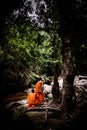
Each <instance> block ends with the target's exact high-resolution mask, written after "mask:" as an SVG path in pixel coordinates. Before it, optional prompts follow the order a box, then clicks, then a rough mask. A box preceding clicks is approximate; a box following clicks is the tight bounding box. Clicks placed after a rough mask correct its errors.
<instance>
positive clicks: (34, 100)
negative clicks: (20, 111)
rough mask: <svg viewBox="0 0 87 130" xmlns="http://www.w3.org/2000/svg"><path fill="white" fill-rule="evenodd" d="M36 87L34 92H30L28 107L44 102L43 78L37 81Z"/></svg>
mask: <svg viewBox="0 0 87 130" xmlns="http://www.w3.org/2000/svg"><path fill="white" fill-rule="evenodd" d="M35 89H36V90H35V92H34V91H32V93H29V94H28V108H30V107H32V108H33V107H35V106H36V105H37V104H41V103H42V102H44V97H45V95H44V93H43V90H44V85H43V82H42V80H41V79H40V80H39V81H38V82H37V83H36V85H35Z"/></svg>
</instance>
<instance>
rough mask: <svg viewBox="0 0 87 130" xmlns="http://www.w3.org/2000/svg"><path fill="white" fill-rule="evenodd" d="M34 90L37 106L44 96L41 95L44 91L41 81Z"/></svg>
mask: <svg viewBox="0 0 87 130" xmlns="http://www.w3.org/2000/svg"><path fill="white" fill-rule="evenodd" d="M35 88H36V98H37V100H38V104H41V103H42V102H43V101H44V96H45V95H44V93H43V90H44V85H43V82H42V81H41V80H40V81H38V82H37V83H36V85H35Z"/></svg>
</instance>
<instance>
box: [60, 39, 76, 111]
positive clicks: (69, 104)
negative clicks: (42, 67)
mask: <svg viewBox="0 0 87 130" xmlns="http://www.w3.org/2000/svg"><path fill="white" fill-rule="evenodd" d="M62 49H63V50H62V56H63V68H62V75H63V89H62V101H61V107H62V109H63V111H64V112H67V113H68V112H70V111H71V110H72V109H73V106H74V101H73V98H74V97H75V91H74V87H73V81H74V76H75V73H74V64H73V56H72V48H71V39H70V37H67V38H65V39H64V42H63V48H62Z"/></svg>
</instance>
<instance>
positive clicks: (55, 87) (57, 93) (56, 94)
mask: <svg viewBox="0 0 87 130" xmlns="http://www.w3.org/2000/svg"><path fill="white" fill-rule="evenodd" d="M59 74H60V67H59V65H58V64H56V67H55V72H54V84H53V87H52V94H53V102H55V103H58V102H59V99H60V91H59V83H58V76H59Z"/></svg>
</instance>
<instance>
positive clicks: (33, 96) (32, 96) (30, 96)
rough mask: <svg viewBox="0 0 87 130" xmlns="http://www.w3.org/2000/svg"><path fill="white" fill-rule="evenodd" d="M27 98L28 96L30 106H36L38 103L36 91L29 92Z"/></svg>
mask: <svg viewBox="0 0 87 130" xmlns="http://www.w3.org/2000/svg"><path fill="white" fill-rule="evenodd" d="M27 98H28V108H30V107H35V105H36V104H37V103H38V102H37V100H36V93H29V94H28V97H27Z"/></svg>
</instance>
